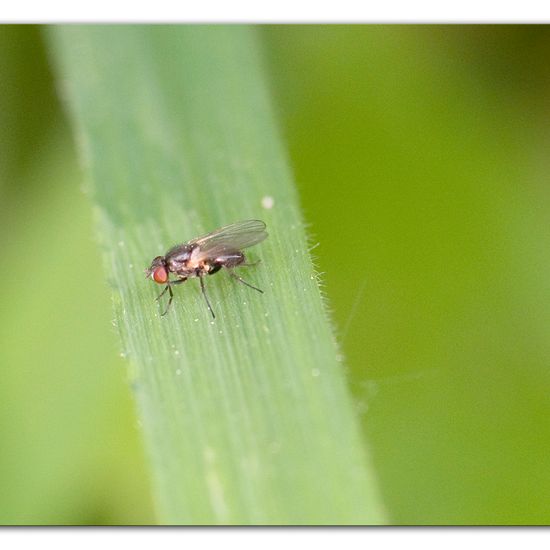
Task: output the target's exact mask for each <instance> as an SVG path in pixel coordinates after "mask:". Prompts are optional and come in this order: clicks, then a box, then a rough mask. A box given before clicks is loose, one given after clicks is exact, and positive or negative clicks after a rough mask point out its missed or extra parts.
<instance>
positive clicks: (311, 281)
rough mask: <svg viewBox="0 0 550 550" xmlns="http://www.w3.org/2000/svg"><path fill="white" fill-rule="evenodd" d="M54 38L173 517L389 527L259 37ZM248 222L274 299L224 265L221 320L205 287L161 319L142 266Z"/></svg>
mask: <svg viewBox="0 0 550 550" xmlns="http://www.w3.org/2000/svg"><path fill="white" fill-rule="evenodd" d="M50 38H51V44H52V49H53V53H54V59H55V61H56V63H57V65H58V70H59V75H60V78H61V82H62V84H63V86H64V91H65V92H66V93H67V95H68V99H69V106H70V112H71V118H72V120H73V122H74V125H75V129H76V134H77V138H78V140H79V142H80V146H81V152H82V157H83V161H84V166H85V171H86V175H87V177H88V178H89V180H90V194H91V195H92V197H93V200H94V204H95V207H96V212H97V218H98V228H99V235H100V240H101V243H102V247H103V249H104V255H105V265H106V269H107V275H108V278H109V281H110V283H111V286H112V289H113V299H114V304H115V315H116V322H117V325H118V328H119V331H120V334H121V338H122V342H123V349H124V353H125V354H126V355H127V356H128V359H129V362H130V365H131V376H132V387H133V389H134V391H135V395H136V399H137V403H138V410H139V415H140V418H141V421H142V423H143V428H144V436H145V440H146V444H147V448H148V450H149V453H150V457H151V464H152V469H153V477H154V480H155V488H154V489H155V496H156V501H157V505H158V513H159V520H160V521H161V522H162V523H186V524H210V523H221V524H242V523H244V524H326V523H331V524H340V523H342V524H350V523H351V524H353V523H380V522H382V521H383V519H384V514H383V510H382V507H381V504H380V502H379V498H378V495H377V491H376V487H375V483H374V480H373V475H372V472H371V469H370V465H369V462H368V458H367V455H366V452H365V448H364V442H362V441H361V439H360V436H359V431H358V424H357V420H356V418H355V415H354V413H353V408H352V402H351V398H350V396H349V393H348V391H347V388H346V385H345V380H344V377H343V373H342V365H341V363H340V362H339V361H338V350H337V346H336V344H335V341H334V336H333V333H332V330H331V327H330V323H329V321H328V318H327V315H326V312H325V309H324V307H323V303H322V298H321V294H320V291H319V286H318V278H317V274H316V272H315V270H314V267H313V265H312V262H311V258H310V255H309V252H308V247H307V241H306V233H305V230H304V226H303V222H302V218H301V214H300V209H299V206H298V200H297V196H296V192H295V189H294V186H293V182H292V176H291V173H290V170H289V167H288V162H287V159H286V155H285V152H284V149H283V147H282V144H281V140H280V137H279V135H278V134H277V131H276V126H275V123H274V119H273V114H272V110H271V105H270V98H269V95H268V93H267V90H266V86H265V83H264V80H263V77H262V70H261V61H260V58H259V55H258V46H259V44H258V41H257V39H256V36H255V34H254V31H253V30H251V29H249V28H246V27H236V26H231V27H225V26H221V27H204V26H170V27H167V26H125V27H117V26H108V27H102V26H86V27H82V26H67V27H56V28H53V29H52V30H51V31H50ZM266 197H268V198H270V199H272V200H273V205H272V207H271V208H269V206H271V205H270V199H267V200H266ZM266 207H267V208H266ZM247 218H260V219H263V220H264V221H265V222H266V223H267V225H268V231H269V233H270V237H269V238H268V239H267V241H265V242H263V243H262V244H260V245H258V246H257V247H255V248H254V249H252V251H251V253H250V259H251V260H252V261H253V260H255V259H259V258H261V260H262V262H261V263H260V264H259V265H258V266H257V267H254V268H251V269H249V270H247V271H246V274H244V273H243V275H244V276H246V277H247V279H248V280H249V281H250V282H251V283H252V284H254V285H256V286H259V287H260V288H262V289H264V290H265V294H264V295H259V294H258V293H256V292H255V291H253V290H251V289H248V288H246V287H244V286H243V285H239V284H236V282H235V281H233V280H231V279H230V278H229V277H227V276H226V275H225V274H223V273H220V274H218V275H216V276H215V277H212V278H210V279H209V280H208V281H207V284H208V292H209V296H210V299H211V302H212V305H213V307H214V309H215V311H216V313H217V318H216V320H215V321H212V320H211V318H210V316H209V312H208V310H207V309H206V307H205V305H204V303H203V301H202V298H201V296H200V289H199V285H198V283H197V281H193V280H191V281H189V282H188V283H186V284H185V285H182V286H180V287H177V288H176V289H175V294H176V296H175V299H174V303H173V307H172V310H171V311H170V313H169V314H168V315H167V316H166V317H163V318H161V317H160V316H159V310H158V308H157V305H156V304H155V301H154V299H155V296H156V295H157V294H158V292H159V287H156V285H154V284H153V283H152V282H151V281H146V280H145V279H144V275H143V269H144V268H145V267H147V265H148V263H149V262H150V260H151V259H152V257H154V256H156V255H157V254H162V253H164V252H165V251H166V249H167V248H168V247H169V246H171V245H173V244H175V243H176V242H178V241H184V240H188V239H190V238H192V237H195V236H197V235H199V234H201V233H202V232H206V231H210V230H212V229H214V228H216V227H219V226H221V225H224V224H226V223H231V222H235V221H238V220H241V219H247ZM195 283H196V284H195Z"/></svg>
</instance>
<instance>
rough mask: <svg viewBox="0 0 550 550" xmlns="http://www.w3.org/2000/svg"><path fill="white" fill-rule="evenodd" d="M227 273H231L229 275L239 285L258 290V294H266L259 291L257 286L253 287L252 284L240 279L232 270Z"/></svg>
mask: <svg viewBox="0 0 550 550" xmlns="http://www.w3.org/2000/svg"><path fill="white" fill-rule="evenodd" d="M256 263H257V262H256ZM241 265H243V264H241ZM227 271H228V272H229V275H231V277H233V279H236V280H237V281H239V283H242V284H243V285H246V286H248V287H250V288H253V289H254V290H257V291H258V292H260V293H261V294H263V293H264V291H263V290H261V289H259V288H258V287H255V286H253V285H251V284H250V283H247V282H246V281H245V280H244V279H241V277H239V276H238V275H236V274H235V273H233V271H231V269H228V270H227Z"/></svg>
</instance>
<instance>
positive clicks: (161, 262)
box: [145, 256, 168, 285]
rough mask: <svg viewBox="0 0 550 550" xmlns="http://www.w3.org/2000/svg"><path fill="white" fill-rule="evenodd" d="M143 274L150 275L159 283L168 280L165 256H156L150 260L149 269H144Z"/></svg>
mask: <svg viewBox="0 0 550 550" xmlns="http://www.w3.org/2000/svg"><path fill="white" fill-rule="evenodd" d="M145 275H146V276H147V277H151V279H153V281H155V283H158V284H159V285H162V284H165V283H166V282H168V266H167V265H166V257H165V256H157V257H156V258H155V259H154V260H153V261H152V262H151V265H150V267H149V269H146V270H145Z"/></svg>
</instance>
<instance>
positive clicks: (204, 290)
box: [199, 276, 216, 319]
mask: <svg viewBox="0 0 550 550" xmlns="http://www.w3.org/2000/svg"><path fill="white" fill-rule="evenodd" d="M199 281H200V282H201V290H202V295H203V296H204V299H205V300H206V305H207V306H208V309H209V310H210V313H211V314H212V319H215V318H216V316H215V315H214V310H213V309H212V306H211V305H210V301H209V300H208V296H207V295H206V288H205V286H204V281H203V280H202V277H200V276H199Z"/></svg>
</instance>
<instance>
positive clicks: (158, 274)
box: [153, 266, 168, 284]
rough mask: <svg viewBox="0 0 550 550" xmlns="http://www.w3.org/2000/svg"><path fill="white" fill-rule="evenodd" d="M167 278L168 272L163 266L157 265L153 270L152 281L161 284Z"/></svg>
mask: <svg viewBox="0 0 550 550" xmlns="http://www.w3.org/2000/svg"><path fill="white" fill-rule="evenodd" d="M167 280H168V273H166V269H164V267H162V266H159V267H157V268H156V269H155V271H153V281H155V283H159V284H163V283H165V282H166V281H167Z"/></svg>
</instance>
